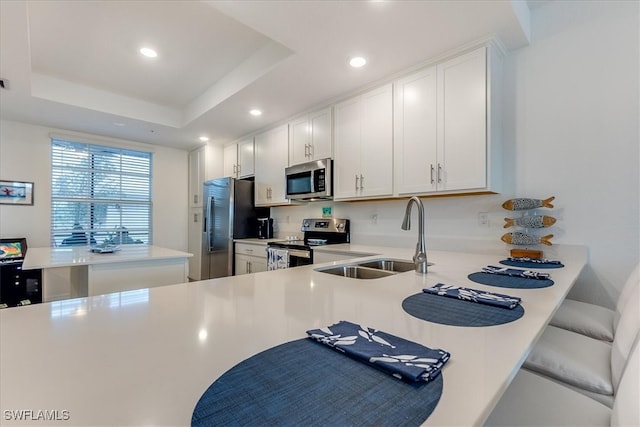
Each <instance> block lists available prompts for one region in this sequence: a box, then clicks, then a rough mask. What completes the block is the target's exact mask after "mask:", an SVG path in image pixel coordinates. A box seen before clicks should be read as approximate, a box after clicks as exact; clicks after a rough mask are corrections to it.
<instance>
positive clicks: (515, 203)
mask: <svg viewBox="0 0 640 427" xmlns="http://www.w3.org/2000/svg"><path fill="white" fill-rule="evenodd" d="M554 199H555V196H553V197H549V198H548V199H544V200H541V199H511V200H507V201H506V202H504V203H503V204H502V207H503V208H505V209H506V210H508V211H526V210H528V209H537V208H552V207H553V205H552V204H551V202H553V200H554Z"/></svg>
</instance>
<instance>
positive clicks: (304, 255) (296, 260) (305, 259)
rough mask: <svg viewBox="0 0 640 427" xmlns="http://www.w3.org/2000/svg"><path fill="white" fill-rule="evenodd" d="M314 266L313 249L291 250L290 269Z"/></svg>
mask: <svg viewBox="0 0 640 427" xmlns="http://www.w3.org/2000/svg"><path fill="white" fill-rule="evenodd" d="M310 264H313V251H312V250H311V249H289V267H299V266H301V265H310Z"/></svg>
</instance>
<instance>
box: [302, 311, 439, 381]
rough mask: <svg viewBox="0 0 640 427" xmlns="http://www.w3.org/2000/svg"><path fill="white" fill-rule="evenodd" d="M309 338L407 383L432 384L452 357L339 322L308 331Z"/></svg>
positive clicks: (369, 329)
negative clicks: (423, 382) (421, 382)
mask: <svg viewBox="0 0 640 427" xmlns="http://www.w3.org/2000/svg"><path fill="white" fill-rule="evenodd" d="M307 334H308V335H309V338H311V339H314V340H316V341H318V342H320V343H322V344H326V345H328V346H330V347H332V348H334V349H335V350H338V351H340V352H342V353H345V354H346V355H348V356H350V357H352V358H354V359H356V360H359V361H361V362H365V363H367V364H369V365H371V366H374V367H376V368H378V369H381V370H383V371H385V372H387V373H389V374H391V375H393V376H394V377H396V378H400V379H404V380H407V381H425V382H428V381H431V380H432V379H434V378H436V377H437V376H438V375H439V374H440V370H441V369H442V367H443V366H444V364H445V363H447V361H448V360H449V357H451V354H449V353H448V352H446V351H444V350H440V349H437V350H433V349H430V348H429V347H425V346H423V345H421V344H418V343H415V342H412V341H408V340H405V339H403V338H399V337H396V336H394V335H391V334H387V333H385V332H382V331H379V330H377V329H373V328H368V327H366V326H360V325H356V324H355V323H351V322H347V321H345V320H342V321H340V322H338V323H336V324H334V325H330V326H328V327H326V328H321V329H313V330H310V331H307Z"/></svg>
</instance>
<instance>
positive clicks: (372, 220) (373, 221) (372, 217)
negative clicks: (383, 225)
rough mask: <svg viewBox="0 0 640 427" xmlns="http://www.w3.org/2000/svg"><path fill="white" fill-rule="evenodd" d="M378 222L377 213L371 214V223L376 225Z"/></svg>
mask: <svg viewBox="0 0 640 427" xmlns="http://www.w3.org/2000/svg"><path fill="white" fill-rule="evenodd" d="M377 223H378V214H373V215H371V224H373V225H376V224H377Z"/></svg>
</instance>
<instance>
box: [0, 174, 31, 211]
mask: <svg viewBox="0 0 640 427" xmlns="http://www.w3.org/2000/svg"><path fill="white" fill-rule="evenodd" d="M0 205H33V182H24V181H6V180H0Z"/></svg>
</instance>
